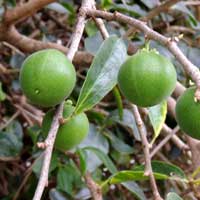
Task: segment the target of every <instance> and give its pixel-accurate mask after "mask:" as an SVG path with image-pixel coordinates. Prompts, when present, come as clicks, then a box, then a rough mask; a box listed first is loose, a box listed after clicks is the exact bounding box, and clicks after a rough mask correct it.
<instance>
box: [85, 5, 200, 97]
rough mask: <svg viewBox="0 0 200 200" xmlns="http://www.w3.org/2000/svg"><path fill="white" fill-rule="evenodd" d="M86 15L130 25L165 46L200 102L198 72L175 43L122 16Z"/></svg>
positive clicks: (94, 13)
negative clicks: (174, 58) (189, 81)
mask: <svg viewBox="0 0 200 200" xmlns="http://www.w3.org/2000/svg"><path fill="white" fill-rule="evenodd" d="M87 14H88V15H89V16H92V17H94V16H95V17H101V18H104V19H106V20H109V21H112V20H114V21H118V22H120V23H125V24H127V23H128V24H130V25H132V26H134V27H135V28H137V29H138V30H140V31H141V32H143V33H144V34H145V36H146V37H147V38H149V39H153V40H156V41H158V42H160V43H161V44H162V45H164V46H166V47H167V48H168V49H169V50H170V51H171V53H172V54H173V55H174V56H175V57H176V59H177V60H178V61H179V62H180V63H181V64H182V66H183V68H184V70H185V71H186V73H187V74H188V75H189V76H190V77H191V78H192V80H193V81H194V82H195V83H196V85H197V90H196V92H195V98H196V99H197V100H200V72H199V69H198V68H197V67H196V66H195V65H194V64H192V63H191V62H190V61H189V60H188V59H187V57H186V56H185V55H184V54H183V53H182V51H181V50H180V49H179V48H178V46H177V44H176V42H175V41H173V40H171V39H170V38H167V37H165V36H163V35H161V34H159V33H158V32H156V31H153V30H152V29H151V28H149V27H148V26H147V25H146V24H145V23H144V22H142V21H140V20H137V19H134V18H131V17H128V16H126V15H124V14H121V13H118V12H115V13H110V12H106V11H100V10H92V9H87Z"/></svg>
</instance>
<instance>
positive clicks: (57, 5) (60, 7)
mask: <svg viewBox="0 0 200 200" xmlns="http://www.w3.org/2000/svg"><path fill="white" fill-rule="evenodd" d="M46 8H48V9H50V10H53V11H56V12H58V13H62V14H68V13H69V11H68V10H67V9H66V8H65V7H64V6H63V5H62V4H60V3H56V2H55V3H50V4H49V5H47V6H46Z"/></svg>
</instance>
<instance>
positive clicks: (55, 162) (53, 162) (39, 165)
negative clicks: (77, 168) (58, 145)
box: [32, 152, 59, 177]
mask: <svg viewBox="0 0 200 200" xmlns="http://www.w3.org/2000/svg"><path fill="white" fill-rule="evenodd" d="M43 161H44V154H40V155H39V157H38V158H37V159H36V160H35V162H34V164H33V166H32V170H33V172H34V173H35V174H36V176H37V177H39V176H40V171H41V168H42V164H43ZM58 164H59V163H58V155H57V153H55V152H54V153H53V154H52V158H51V164H50V168H49V174H50V173H51V172H52V171H53V170H55V169H56V168H57V166H58Z"/></svg>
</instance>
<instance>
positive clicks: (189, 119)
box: [176, 87, 200, 139]
mask: <svg viewBox="0 0 200 200" xmlns="http://www.w3.org/2000/svg"><path fill="white" fill-rule="evenodd" d="M195 89H196V88H195V87H191V88H188V89H187V90H186V91H185V92H184V93H183V95H181V96H180V97H179V98H178V101H177V103H176V120H177V122H178V125H179V126H180V128H181V130H183V131H184V132H185V133H186V134H188V135H189V136H191V137H193V138H196V139H200V102H195V101H194V93H195Z"/></svg>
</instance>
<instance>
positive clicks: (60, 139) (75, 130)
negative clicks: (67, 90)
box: [42, 104, 89, 151]
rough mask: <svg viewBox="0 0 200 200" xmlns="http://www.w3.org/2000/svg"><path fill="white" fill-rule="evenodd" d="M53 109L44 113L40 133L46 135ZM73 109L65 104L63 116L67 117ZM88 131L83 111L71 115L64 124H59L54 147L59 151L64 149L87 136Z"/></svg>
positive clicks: (87, 123) (69, 147)
mask: <svg viewBox="0 0 200 200" xmlns="http://www.w3.org/2000/svg"><path fill="white" fill-rule="evenodd" d="M54 111H55V109H51V110H50V111H48V112H47V114H46V115H45V117H44V119H43V122H42V133H43V135H44V136H45V137H46V136H47V135H48V132H49V129H50V126H51V123H52V120H53V116H54V113H55V112H54ZM73 111H74V107H73V106H71V105H68V104H65V106H64V110H63V118H65V119H66V118H67V117H69V116H70V115H71V114H72V113H73ZM88 131H89V122H88V118H87V116H86V114H85V113H80V114H78V115H75V116H72V118H70V119H69V121H67V122H66V123H65V124H62V125H60V127H59V129H58V133H57V136H56V140H55V147H56V148H57V149H59V150H61V151H66V150H70V149H72V148H74V147H75V146H76V145H78V144H80V143H81V142H82V140H83V139H84V138H85V137H86V136H87V134H88Z"/></svg>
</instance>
